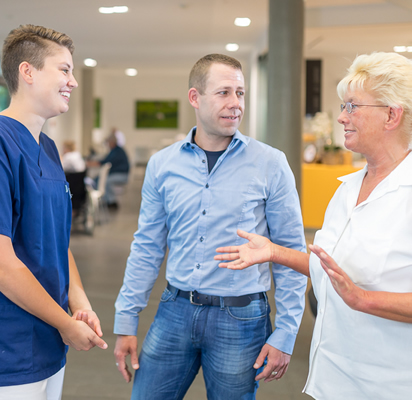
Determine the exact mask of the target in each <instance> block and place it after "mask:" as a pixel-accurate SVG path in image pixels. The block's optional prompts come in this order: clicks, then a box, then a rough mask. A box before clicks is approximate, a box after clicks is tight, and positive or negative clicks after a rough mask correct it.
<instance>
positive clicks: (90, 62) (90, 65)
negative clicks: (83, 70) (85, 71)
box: [83, 58, 97, 67]
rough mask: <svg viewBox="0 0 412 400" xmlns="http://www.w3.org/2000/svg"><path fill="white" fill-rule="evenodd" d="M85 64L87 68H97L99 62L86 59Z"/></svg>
mask: <svg viewBox="0 0 412 400" xmlns="http://www.w3.org/2000/svg"><path fill="white" fill-rule="evenodd" d="M83 63H84V65H85V66H86V67H95V66H96V65H97V61H96V60H93V58H86V59H85V60H84V61H83Z"/></svg>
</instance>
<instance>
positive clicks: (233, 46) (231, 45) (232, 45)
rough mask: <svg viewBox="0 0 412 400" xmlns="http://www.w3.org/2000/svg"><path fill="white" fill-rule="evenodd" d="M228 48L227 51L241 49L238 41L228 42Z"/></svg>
mask: <svg viewBox="0 0 412 400" xmlns="http://www.w3.org/2000/svg"><path fill="white" fill-rule="evenodd" d="M226 50H227V51H238V50H239V45H238V44H237V43H228V44H227V45H226Z"/></svg>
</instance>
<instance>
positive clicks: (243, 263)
mask: <svg viewBox="0 0 412 400" xmlns="http://www.w3.org/2000/svg"><path fill="white" fill-rule="evenodd" d="M237 234H238V235H239V236H240V237H242V238H244V239H247V240H249V242H248V243H245V244H242V245H241V246H227V247H219V248H218V249H216V252H217V253H227V254H219V255H217V256H215V257H214V259H215V260H234V261H232V262H223V263H220V264H219V267H221V268H228V269H245V268H247V267H250V266H251V265H254V264H261V263H264V262H267V261H274V260H273V257H274V254H273V253H274V250H275V246H276V245H275V244H273V243H271V241H270V240H269V239H267V238H265V237H263V236H260V235H256V234H255V233H248V232H245V231H242V230H240V229H238V231H237Z"/></svg>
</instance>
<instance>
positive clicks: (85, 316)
mask: <svg viewBox="0 0 412 400" xmlns="http://www.w3.org/2000/svg"><path fill="white" fill-rule="evenodd" d="M72 318H73V319H75V320H77V321H83V322H84V323H86V324H87V325H89V326H90V328H91V329H93V331H94V332H95V333H96V334H97V336H99V337H102V336H103V332H102V328H101V326H100V320H99V318H98V316H97V314H96V313H95V312H94V311H93V310H77V311H76V312H75V313H74V314H73V315H72Z"/></svg>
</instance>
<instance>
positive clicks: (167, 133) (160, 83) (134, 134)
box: [94, 69, 196, 159]
mask: <svg viewBox="0 0 412 400" xmlns="http://www.w3.org/2000/svg"><path fill="white" fill-rule="evenodd" d="M94 78H95V82H94V88H95V93H94V97H95V98H100V99H101V101H102V110H101V111H102V113H101V115H102V121H101V122H102V127H101V134H102V136H103V137H106V136H107V135H108V134H109V133H110V130H111V129H112V128H113V127H116V128H117V129H119V130H121V131H122V132H123V133H124V134H125V137H126V146H125V149H126V150H127V152H128V153H129V155H130V157H132V159H133V155H134V149H135V148H136V147H149V148H158V149H159V148H162V147H164V146H165V145H167V144H170V143H172V142H173V140H174V138H175V137H176V135H177V134H179V133H183V134H187V133H188V132H189V130H190V129H191V128H192V127H193V126H194V125H195V124H196V120H195V116H194V111H193V109H192V107H191V106H190V104H189V101H188V99H187V92H188V73H187V72H186V73H181V74H179V73H174V74H170V75H167V73H166V74H165V73H159V72H158V73H157V74H156V73H150V72H146V73H139V74H138V75H137V76H136V77H128V76H126V75H125V74H124V73H123V71H113V70H104V69H100V70H99V69H96V70H95V76H94ZM136 100H178V101H179V118H178V129H136V128H135V102H136Z"/></svg>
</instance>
